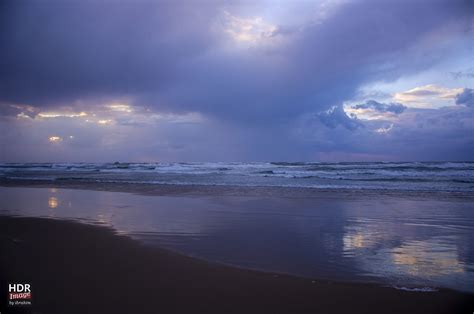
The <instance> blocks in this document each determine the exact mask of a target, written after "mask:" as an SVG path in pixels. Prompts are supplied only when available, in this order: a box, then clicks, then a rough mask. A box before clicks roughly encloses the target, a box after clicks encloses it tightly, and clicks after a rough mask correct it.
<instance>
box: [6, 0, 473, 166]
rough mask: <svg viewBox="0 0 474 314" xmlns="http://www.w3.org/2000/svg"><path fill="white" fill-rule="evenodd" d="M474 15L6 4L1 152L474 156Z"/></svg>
mask: <svg viewBox="0 0 474 314" xmlns="http://www.w3.org/2000/svg"><path fill="white" fill-rule="evenodd" d="M473 12H474V8H473V3H472V1H468V0H467V1H462V0H455V1H447V0H446V1H441V0H440V1H438V0H433V1H422V0H415V1H391V0H387V1H375V0H373V1H368V0H367V1H363V0H361V1H326V0H320V1H313V2H287V1H283V2H278V1H277V2H274V1H256V2H252V3H250V2H247V1H243V2H239V1H230V2H225V3H220V2H214V1H203V2H195V1H177V2H170V1H139V2H132V1H117V2H114V1H48V2H41V1H31V2H19V1H3V2H1V4H0V25H1V26H0V45H1V47H2V49H1V50H0V68H1V69H2V70H1V71H0V119H1V124H2V125H1V129H2V133H1V135H0V141H1V144H2V147H3V149H2V151H1V154H0V159H2V160H4V161H26V160H30V161H34V160H38V161H69V160H74V161H99V160H100V161H102V160H104V161H105V160H138V161H148V160H211V161H214V160H283V159H284V160H325V159H350V160H361V159H364V160H367V159H377V160H385V159H390V160H402V159H417V160H421V159H425V160H426V159H456V160H465V159H472V156H474V154H473V151H472V148H470V147H474V145H472V144H473V142H474V138H473V137H474V136H473V133H474V132H473V125H472V119H471V118H472V115H473V113H472V111H473V110H474V108H473V106H472V89H471V88H472V87H473V79H474V78H473V77H472V76H471V75H470V74H469V73H471V72H472V59H471V57H470V56H471V55H472V36H473V29H472V19H473ZM441 142H442V143H443V145H442V146H440V145H439V143H441Z"/></svg>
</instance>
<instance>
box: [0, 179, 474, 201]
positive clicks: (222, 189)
mask: <svg viewBox="0 0 474 314" xmlns="http://www.w3.org/2000/svg"><path fill="white" fill-rule="evenodd" d="M0 187H24V188H28V187H32V188H58V189H77V190H90V191H105V192H121V193H132V194H138V195H145V196H147V195H148V196H247V197H279V198H321V199H328V198H341V197H344V198H346V199H359V198H363V199H371V198H372V199H373V198H380V197H381V196H383V197H394V198H396V197H403V198H404V199H432V198H435V199H437V200H448V201H455V202H456V201H474V193H468V192H447V191H408V190H390V189H385V190H371V189H336V188H334V189H329V188H311V187H282V186H235V185H181V184H150V183H140V184H137V183H126V182H124V183H115V182H114V183H112V182H111V183H104V182H81V181H73V180H52V181H46V180H23V179H5V178H1V179H0Z"/></svg>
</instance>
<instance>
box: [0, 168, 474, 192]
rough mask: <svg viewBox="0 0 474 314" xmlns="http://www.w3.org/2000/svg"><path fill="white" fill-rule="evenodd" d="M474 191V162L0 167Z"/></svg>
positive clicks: (224, 182)
mask: <svg viewBox="0 0 474 314" xmlns="http://www.w3.org/2000/svg"><path fill="white" fill-rule="evenodd" d="M11 179H15V180H35V181H38V180H39V181H56V182H60V181H67V182H78V183H87V182H94V183H134V184H170V185H206V186H215V185H219V186H242V187H254V186H263V187H294V188H298V187H301V188H315V189H349V190H399V191H435V192H436V191H439V192H468V193H469V192H474V162H357V163H353V162H340V163H323V162H308V163H305V162H295V163H292V162H251V163H244V162H230V163H224V162H216V163H199V162H195V163H118V162H116V163H1V164H0V180H11Z"/></svg>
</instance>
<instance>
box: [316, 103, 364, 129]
mask: <svg viewBox="0 0 474 314" xmlns="http://www.w3.org/2000/svg"><path fill="white" fill-rule="evenodd" d="M316 116H317V117H318V118H319V120H320V121H321V122H322V123H323V124H324V125H325V126H327V127H329V128H332V129H334V128H335V127H337V126H338V125H342V126H343V127H345V128H346V129H348V130H355V129H357V128H358V127H361V126H363V124H362V122H360V121H359V120H358V119H357V117H351V118H350V117H349V116H348V115H347V114H346V112H345V111H344V109H343V108H342V106H333V107H331V108H329V109H328V110H326V111H323V112H320V113H318V114H316Z"/></svg>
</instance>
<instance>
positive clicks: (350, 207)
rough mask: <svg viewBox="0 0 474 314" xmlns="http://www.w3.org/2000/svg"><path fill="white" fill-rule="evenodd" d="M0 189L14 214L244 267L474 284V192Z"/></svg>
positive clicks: (355, 277)
mask: <svg viewBox="0 0 474 314" xmlns="http://www.w3.org/2000/svg"><path fill="white" fill-rule="evenodd" d="M0 198H1V199H2V200H3V207H4V208H2V210H3V211H5V212H9V213H12V214H16V215H25V216H43V217H44V216H47V217H54V218H65V219H75V220H78V221H81V222H88V223H94V224H101V225H107V226H110V227H112V228H114V229H115V230H116V232H117V233H118V234H125V235H130V236H132V237H134V238H136V239H138V240H140V241H142V242H144V243H147V244H151V245H158V246H163V247H166V248H170V249H173V250H177V251H179V252H182V253H184V254H188V255H192V256H196V257H201V258H204V259H209V260H212V261H218V262H224V263H229V264H232V265H238V266H242V267H249V268H256V269H262V270H269V271H279V272H287V273H293V274H297V275H301V276H309V277H313V278H317V277H323V278H328V279H338V280H357V281H360V280H362V281H363V280H366V279H368V280H371V281H372V280H375V281H378V282H379V281H382V282H384V283H391V284H397V285H405V284H406V285H410V284H413V285H416V286H418V285H422V286H427V285H428V286H442V287H450V288H454V289H460V290H466V291H473V292H474V272H473V269H474V258H473V257H474V252H473V249H472V247H471V246H470V245H469V244H470V243H471V242H473V241H472V239H473V237H472V235H473V234H474V232H473V231H474V211H473V210H472V209H473V208H472V204H471V203H468V202H464V203H463V202H446V201H436V200H431V199H430V200H426V199H423V200H422V201H416V200H404V199H402V198H393V199H387V198H381V199H380V200H378V199H370V200H369V201H367V200H365V199H363V200H362V201H358V200H354V199H344V198H341V199H336V198H331V199H322V200H319V199H298V198H294V199H287V198H275V197H273V198H268V197H267V198H263V197H262V198H252V197H247V198H245V197H213V196H207V197H176V196H142V195H135V194H126V193H114V192H101V191H83V190H64V189H33V188H29V189H25V188H0ZM73 204H74V206H73ZM447 226H449V228H447ZM441 227H443V228H441Z"/></svg>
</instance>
